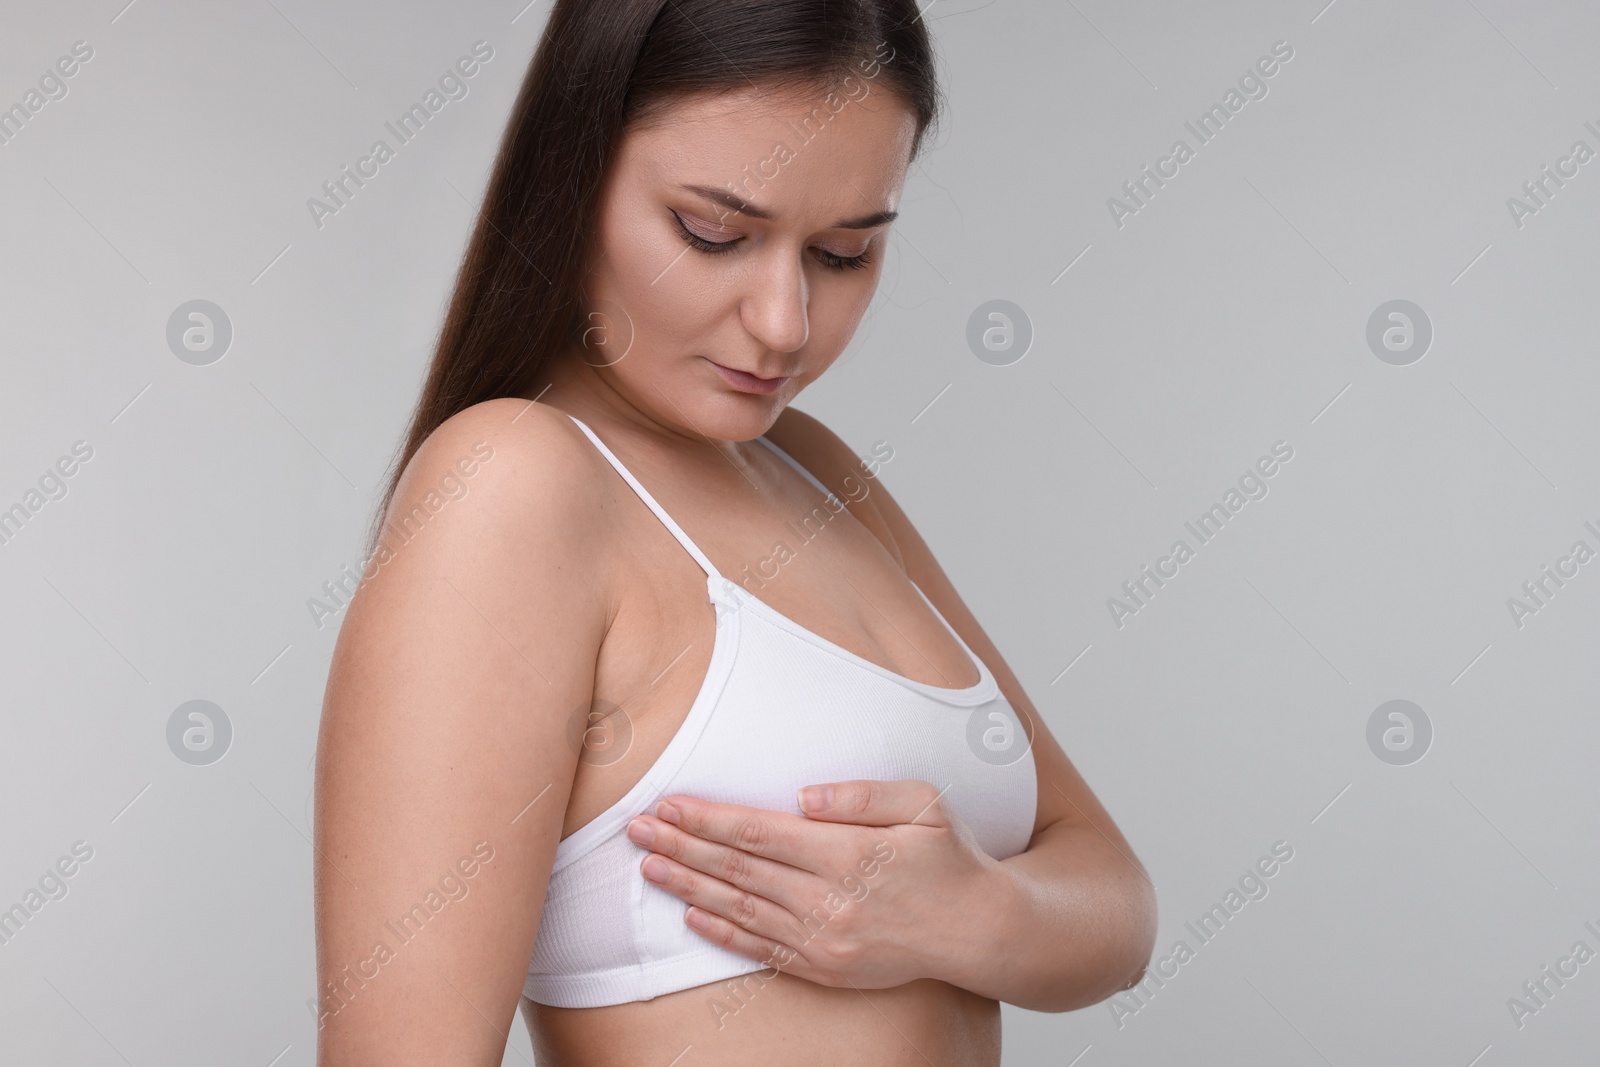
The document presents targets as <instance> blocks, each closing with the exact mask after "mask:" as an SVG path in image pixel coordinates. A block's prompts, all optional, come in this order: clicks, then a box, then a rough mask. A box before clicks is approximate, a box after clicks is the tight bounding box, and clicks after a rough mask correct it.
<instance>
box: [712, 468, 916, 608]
mask: <svg viewBox="0 0 1600 1067" xmlns="http://www.w3.org/2000/svg"><path fill="white" fill-rule="evenodd" d="M892 459H894V446H893V445H891V444H890V443H889V442H888V441H882V440H879V441H874V442H873V443H872V459H870V460H865V459H864V460H862V461H861V471H862V473H863V474H864V475H865V476H866V479H868V480H870V479H873V478H876V477H877V476H878V471H879V469H880V468H882V466H883V465H884V464H885V463H888V462H889V461H890V460H892ZM842 484H843V486H844V492H845V499H846V500H848V501H849V502H850V503H851V504H857V503H860V502H861V501H862V500H864V499H866V496H867V494H868V493H870V492H872V486H871V485H869V484H868V483H867V481H864V480H862V479H860V478H857V477H856V476H855V475H854V474H847V475H845V476H844V480H843V483H842ZM857 490H859V492H858V491H857ZM846 506H847V505H846V504H845V502H844V501H842V500H840V499H839V497H838V496H837V495H836V494H834V493H833V492H831V491H830V492H829V493H828V498H827V500H825V501H824V502H823V503H821V504H818V505H817V506H816V507H814V508H812V509H811V510H810V511H809V512H807V513H806V515H805V516H804V517H803V518H801V520H800V521H799V522H794V521H791V520H785V522H784V527H785V529H787V530H789V531H791V532H792V533H793V534H794V537H795V545H790V544H789V542H787V541H784V540H778V541H774V542H773V543H772V551H771V552H770V553H768V554H767V555H766V556H763V557H762V558H761V559H760V560H758V561H757V562H756V564H755V573H754V574H752V573H751V565H750V564H748V563H746V564H745V565H744V566H743V567H741V568H740V569H739V573H740V575H741V576H742V577H741V578H740V579H739V584H740V585H742V586H744V588H745V589H746V591H748V592H754V591H755V590H756V589H764V588H766V584H767V582H769V581H771V580H772V579H774V578H776V577H777V576H778V571H779V569H780V568H781V567H782V566H783V565H784V564H785V563H790V562H792V561H793V560H795V559H796V558H797V556H798V551H797V549H798V548H804V547H805V546H806V545H808V544H810V543H811V542H812V541H814V540H816V539H817V538H818V537H821V536H822V534H823V533H824V532H825V531H826V530H827V528H828V523H829V522H830V521H831V520H833V519H835V518H837V517H838V516H839V515H842V514H843V513H844V510H845V508H846ZM751 583H754V588H752V585H751Z"/></svg>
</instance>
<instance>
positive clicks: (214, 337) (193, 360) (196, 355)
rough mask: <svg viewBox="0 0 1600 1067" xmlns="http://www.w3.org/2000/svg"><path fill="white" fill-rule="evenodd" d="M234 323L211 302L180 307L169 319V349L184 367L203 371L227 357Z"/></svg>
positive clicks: (231, 341)
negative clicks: (184, 364) (185, 364)
mask: <svg viewBox="0 0 1600 1067" xmlns="http://www.w3.org/2000/svg"><path fill="white" fill-rule="evenodd" d="M232 344H233V320H231V319H229V318H228V313H227V312H226V311H223V310H222V309H221V308H220V307H218V306H217V305H215V304H213V303H212V302H211V301H209V300H190V301H189V302H188V303H184V304H179V305H178V306H177V307H176V308H174V309H173V310H172V314H171V315H169V316H167V347H168V348H170V349H171V350H172V354H173V355H175V356H177V357H178V358H179V359H181V360H183V361H184V362H185V363H189V364H192V365H193V366H196V367H204V366H208V365H209V364H212V363H215V362H216V361H217V360H219V359H221V358H222V357H223V356H225V355H227V354H228V347H229V346H230V345H232Z"/></svg>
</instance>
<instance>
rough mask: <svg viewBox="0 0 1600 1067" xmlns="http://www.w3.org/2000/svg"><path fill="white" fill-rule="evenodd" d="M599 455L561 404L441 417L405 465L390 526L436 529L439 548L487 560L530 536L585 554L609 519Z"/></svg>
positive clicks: (404, 533) (504, 403)
mask: <svg viewBox="0 0 1600 1067" xmlns="http://www.w3.org/2000/svg"><path fill="white" fill-rule="evenodd" d="M595 456H596V453H595V450H594V448H593V447H592V446H590V445H589V443H588V442H587V441H586V440H584V439H583V437H582V436H581V433H580V431H579V430H578V428H577V425H576V424H575V423H574V422H573V421H572V420H571V419H569V418H568V417H567V416H566V415H565V414H564V413H563V412H561V411H560V410H559V409H557V408H554V407H551V406H549V405H546V404H539V403H536V402H532V401H528V400H524V399H519V398H502V399H496V400H486V401H483V402H481V403H477V404H473V405H472V406H471V407H468V408H465V409H463V410H461V411H459V412H457V413H456V414H454V415H452V416H450V417H449V418H448V419H446V420H445V421H444V422H442V423H440V424H439V426H438V427H437V428H435V429H434V430H433V432H431V433H430V434H429V435H428V436H427V437H426V438H425V439H424V440H423V442H422V444H421V445H420V446H419V447H418V448H417V450H416V452H415V454H413V455H412V457H411V458H410V460H409V461H408V462H407V463H406V466H405V469H404V471H403V472H402V473H401V476H400V479H399V481H398V483H397V484H396V486H395V492H394V496H393V498H392V499H391V501H390V504H389V510H388V513H387V515H386V516H385V523H384V531H385V533H386V536H387V538H389V539H400V540H407V541H409V540H410V534H411V533H412V532H413V531H414V530H419V529H420V528H421V527H422V526H431V527H434V528H435V529H437V530H438V531H439V533H438V534H437V535H436V537H435V540H436V541H438V542H441V543H439V544H438V545H437V548H438V549H439V550H445V551H448V552H449V554H451V555H454V556H463V555H465V556H471V557H478V558H480V559H481V558H482V557H484V556H486V555H489V554H491V552H492V551H493V550H494V549H495V548H499V549H503V550H504V551H505V552H507V553H510V554H512V555H513V556H520V555H521V553H522V552H523V551H524V550H525V548H526V547H527V545H528V544H529V543H530V541H533V540H537V541H539V542H540V543H541V544H542V545H543V546H544V547H545V548H546V549H555V548H558V547H562V548H564V549H566V550H567V551H570V552H572V553H580V554H587V553H588V552H590V551H593V550H594V549H595V548H596V547H597V546H598V544H599V542H601V541H602V540H603V539H604V534H605V525H606V524H605V522H604V511H605V494H604V493H603V491H602V489H601V487H602V486H603V482H602V480H601V479H600V478H599V477H597V473H598V472H597V470H596V467H595V464H594V459H595ZM447 531H448V532H447ZM486 562H493V561H486ZM498 562H502V563H503V562H505V561H504V560H501V561H498Z"/></svg>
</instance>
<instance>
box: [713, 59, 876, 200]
mask: <svg viewBox="0 0 1600 1067" xmlns="http://www.w3.org/2000/svg"><path fill="white" fill-rule="evenodd" d="M885 49H888V52H889V54H888V55H887V56H885V55H884V54H883V53H884V50H885ZM894 57H895V51H894V49H893V48H892V47H891V46H890V45H889V42H888V41H879V42H878V44H877V47H876V48H874V49H873V55H872V57H871V58H870V59H861V60H857V61H856V68H857V69H859V70H860V71H861V79H860V80H857V78H856V77H855V75H853V74H847V75H845V76H844V78H843V79H841V80H840V85H839V87H840V88H841V89H843V90H844V95H843V96H841V95H840V94H839V93H837V92H834V91H833V90H831V89H830V90H829V91H828V94H827V95H826V96H824V97H823V98H822V103H820V104H818V105H817V106H816V107H814V108H812V109H811V111H810V112H809V113H807V114H806V115H805V116H804V117H802V118H801V119H800V125H798V126H796V125H795V124H794V123H793V122H789V121H786V122H785V123H784V125H786V126H787V127H788V128H789V130H790V132H792V133H793V134H794V135H795V141H796V144H797V145H798V146H799V147H798V148H791V147H789V145H788V143H787V142H785V141H778V142H775V143H774V144H773V146H772V154H771V155H769V156H767V157H766V158H765V159H759V160H756V161H755V162H754V163H746V164H745V165H744V169H743V170H742V171H740V173H741V174H742V175H744V178H743V180H742V181H739V182H737V183H735V181H734V179H732V178H730V179H728V182H727V186H728V191H729V192H731V193H733V194H734V195H735V196H738V197H739V198H740V199H741V200H743V199H744V196H745V194H746V193H748V192H749V190H750V185H751V182H754V183H755V187H756V188H757V189H764V188H766V183H767V182H770V181H772V180H773V179H774V178H776V177H777V176H778V175H779V174H780V173H781V172H782V170H783V167H784V165H785V164H787V163H790V162H793V161H794V159H795V158H797V157H798V156H799V154H800V150H801V149H803V148H805V147H806V146H807V145H808V144H810V143H811V142H812V141H814V140H816V138H818V137H820V136H821V135H822V134H823V133H825V132H827V129H828V124H829V123H830V122H832V121H833V119H834V117H835V116H836V115H838V114H839V113H840V112H841V111H843V110H844V109H845V108H846V107H848V106H849V105H850V104H852V103H857V104H858V103H860V102H861V101H863V100H865V99H866V98H867V97H869V96H871V95H872V87H871V86H870V85H868V84H866V83H867V82H870V81H872V79H874V78H876V77H877V76H878V75H879V74H880V73H881V72H882V71H883V67H884V64H886V63H889V62H891V61H892V60H893V59H894ZM751 167H754V168H755V173H754V174H751V172H750V168H751ZM769 167H770V168H771V171H772V173H770V174H768V173H766V170H767V168H769ZM731 211H732V209H731V208H730V209H724V210H723V212H722V214H721V215H719V216H718V217H717V222H719V223H720V222H722V220H723V219H725V218H727V217H728V215H729V214H730V212H731Z"/></svg>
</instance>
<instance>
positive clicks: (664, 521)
mask: <svg viewBox="0 0 1600 1067" xmlns="http://www.w3.org/2000/svg"><path fill="white" fill-rule="evenodd" d="M563 414H565V415H566V416H567V418H569V419H571V420H572V421H573V422H575V423H577V424H578V429H580V430H582V431H583V432H584V433H585V434H586V435H588V438H589V440H591V441H593V442H594V446H595V447H596V448H598V449H599V450H600V454H601V455H602V456H604V457H606V460H607V461H608V462H609V463H610V464H611V466H613V467H615V468H616V471H617V473H618V474H620V475H622V478H623V480H624V481H626V482H627V483H628V484H629V485H630V486H632V487H633V491H634V492H635V493H637V494H639V499H640V500H643V501H644V504H645V507H647V508H649V509H650V510H651V511H653V512H655V515H656V518H658V519H660V520H661V525H663V526H665V527H666V528H667V532H668V533H670V534H672V536H673V537H674V538H676V539H677V542H678V544H680V545H682V546H683V548H684V551H685V552H688V553H689V555H691V556H693V557H694V561H695V562H696V563H698V564H700V569H701V570H703V571H705V572H706V576H707V577H708V578H721V577H722V575H721V574H719V573H718V572H717V568H715V567H713V566H712V565H711V561H710V560H709V559H707V558H706V554H705V553H704V552H702V551H700V547H699V546H698V545H696V544H695V543H694V542H693V541H691V540H689V535H688V534H686V533H684V532H683V528H682V527H681V526H679V525H678V524H677V523H675V522H673V521H672V516H671V515H668V514H667V513H666V510H665V509H664V508H662V506H661V505H660V504H658V503H656V498H655V497H653V496H651V495H650V492H649V490H647V489H645V487H644V486H642V485H640V484H639V479H637V478H635V477H634V476H633V472H632V471H630V470H629V469H628V468H627V467H624V466H623V465H622V461H621V460H620V459H618V458H617V457H616V454H615V453H614V452H612V451H611V449H609V448H607V447H606V444H605V442H604V441H602V440H600V438H598V437H596V436H595V432H594V431H593V430H591V429H589V427H587V426H585V425H584V424H583V420H582V419H579V418H578V417H577V416H576V415H573V414H571V413H570V412H563ZM724 580H725V579H724Z"/></svg>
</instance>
